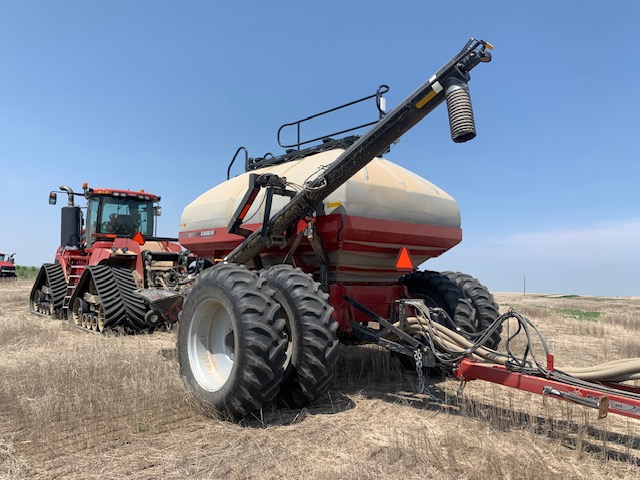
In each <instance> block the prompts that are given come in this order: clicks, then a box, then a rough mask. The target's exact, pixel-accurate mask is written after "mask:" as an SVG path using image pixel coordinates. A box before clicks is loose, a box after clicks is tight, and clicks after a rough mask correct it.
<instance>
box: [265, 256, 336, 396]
mask: <svg viewBox="0 0 640 480" xmlns="http://www.w3.org/2000/svg"><path fill="white" fill-rule="evenodd" d="M260 276H261V277H263V278H265V279H266V280H267V284H268V285H269V286H270V287H271V288H272V289H273V290H274V291H275V292H276V294H275V299H276V301H277V302H278V303H279V304H280V305H281V306H282V310H281V313H282V315H283V317H284V318H285V320H286V322H287V324H286V327H285V334H286V338H287V350H286V351H287V362H286V364H285V371H284V378H283V382H282V385H281V387H280V397H281V398H282V399H283V400H284V402H285V403H286V404H287V405H289V406H290V407H300V406H303V405H306V404H308V403H309V402H312V401H313V400H315V399H316V398H318V397H319V396H320V395H322V394H323V393H324V392H325V391H326V390H327V388H328V387H329V384H330V383H331V380H332V379H333V376H334V373H335V366H336V362H337V361H338V338H337V334H336V332H337V330H338V323H337V322H336V321H335V320H334V319H333V317H332V314H333V307H331V306H330V305H329V295H327V294H326V293H325V292H323V291H322V290H321V289H320V284H319V283H317V282H315V281H314V280H313V278H312V277H311V276H310V275H307V274H306V273H304V272H303V271H302V270H300V269H299V268H294V267H292V266H291V265H274V266H272V267H270V268H268V269H266V270H262V271H261V272H260Z"/></svg>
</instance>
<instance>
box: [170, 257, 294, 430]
mask: <svg viewBox="0 0 640 480" xmlns="http://www.w3.org/2000/svg"><path fill="white" fill-rule="evenodd" d="M273 297H274V291H273V290H272V289H271V288H269V286H268V285H267V282H266V280H265V279H263V278H260V277H259V276H258V275H257V274H256V273H255V272H252V271H250V270H249V269H247V268H246V267H244V266H242V265H235V264H219V265H216V266H215V267H212V268H209V269H207V270H206V271H205V272H203V273H202V274H200V275H199V276H198V277H197V279H196V281H195V282H194V285H193V287H192V288H191V289H190V290H189V293H188V294H187V297H186V299H185V301H184V306H183V309H182V313H181V314H180V322H179V326H178V360H179V363H180V369H181V371H182V375H183V377H184V379H185V382H186V384H187V386H188V387H189V389H190V390H191V391H192V392H193V394H194V396H195V397H196V398H197V399H198V400H199V401H200V402H201V403H202V404H203V405H204V406H205V407H213V408H215V409H216V410H218V411H219V412H221V413H227V414H229V415H230V416H231V417H233V418H240V417H243V416H246V415H248V414H249V413H251V412H254V411H257V410H260V409H261V408H262V407H263V406H264V405H266V404H267V402H269V401H270V400H272V399H273V398H274V397H275V396H276V395H277V393H278V390H279V388H280V383H281V381H282V375H283V372H284V365H285V361H286V354H285V349H286V340H285V338H284V330H285V324H286V322H285V320H284V318H282V317H281V316H280V314H279V311H280V305H279V304H278V302H276V300H275V299H274V298H273Z"/></svg>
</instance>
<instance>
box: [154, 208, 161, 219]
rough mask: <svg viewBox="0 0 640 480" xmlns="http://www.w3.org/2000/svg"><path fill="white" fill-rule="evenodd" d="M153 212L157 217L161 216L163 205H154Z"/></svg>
mask: <svg viewBox="0 0 640 480" xmlns="http://www.w3.org/2000/svg"><path fill="white" fill-rule="evenodd" d="M153 214H154V215H155V216H156V217H159V216H160V215H162V207H161V206H159V205H157V206H155V207H153Z"/></svg>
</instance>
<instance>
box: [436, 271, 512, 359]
mask: <svg viewBox="0 0 640 480" xmlns="http://www.w3.org/2000/svg"><path fill="white" fill-rule="evenodd" d="M442 273H443V275H446V276H447V277H448V278H449V280H451V281H452V282H455V284H456V285H458V287H460V288H461V289H462V291H463V292H464V294H465V296H466V298H468V299H469V300H471V305H472V306H473V308H474V309H475V318H473V319H468V320H469V321H471V322H472V323H474V324H475V325H476V329H477V331H478V332H482V331H484V330H486V329H487V328H489V327H490V326H491V324H492V323H493V322H494V321H495V319H496V318H498V316H499V315H500V313H499V311H498V309H499V307H498V304H497V303H496V302H495V301H494V299H493V295H491V293H490V292H489V290H488V289H487V287H485V286H484V285H482V284H481V283H480V282H479V281H478V279H476V278H474V277H472V276H471V275H468V274H466V273H461V272H442ZM462 314H463V313H462V312H461V311H459V312H458V315H462ZM501 333H502V325H500V326H499V327H498V328H497V329H496V331H495V332H494V333H493V334H492V335H491V337H490V338H489V341H488V342H487V343H486V344H485V345H486V346H487V347H489V348H493V349H495V348H497V347H498V344H499V343H500V334H501Z"/></svg>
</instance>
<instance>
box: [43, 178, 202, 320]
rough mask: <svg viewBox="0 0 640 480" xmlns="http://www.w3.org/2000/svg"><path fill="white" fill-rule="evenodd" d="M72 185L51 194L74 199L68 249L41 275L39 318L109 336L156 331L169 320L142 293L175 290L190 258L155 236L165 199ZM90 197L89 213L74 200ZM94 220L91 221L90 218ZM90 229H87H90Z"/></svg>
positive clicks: (65, 223)
mask: <svg viewBox="0 0 640 480" xmlns="http://www.w3.org/2000/svg"><path fill="white" fill-rule="evenodd" d="M82 188H83V193H75V192H74V191H73V190H72V189H71V188H69V187H67V186H61V187H60V190H61V192H51V193H50V194H49V203H50V204H52V205H55V204H56V201H57V193H66V194H67V195H68V204H67V206H66V207H63V208H62V220H61V229H60V231H61V234H60V246H59V247H58V251H57V252H56V257H55V262H54V263H46V264H44V265H43V266H42V268H41V269H40V272H39V273H38V276H37V278H36V281H35V284H34V285H33V288H32V290H31V296H30V309H31V312H32V313H35V314H38V315H46V316H51V317H54V318H67V319H68V320H69V323H70V324H72V325H73V326H76V327H79V328H83V329H87V330H92V331H95V332H105V331H109V330H122V331H126V332H139V331H149V330H151V329H153V328H154V327H155V326H156V325H157V324H158V323H160V322H161V320H162V321H163V322H164V323H167V322H168V323H171V321H172V320H173V321H175V320H176V318H173V319H171V318H162V319H161V318H160V315H159V314H158V312H157V311H154V310H152V309H150V308H149V307H148V305H147V304H146V303H145V301H144V300H143V298H142V297H140V296H138V295H136V293H135V292H136V290H138V289H142V288H145V289H150V291H152V292H153V291H154V290H158V291H161V290H166V291H175V290H179V289H180V282H181V280H182V279H183V278H184V276H185V273H186V270H187V263H188V262H189V256H188V253H187V252H185V251H184V250H183V249H182V248H181V247H180V245H179V244H177V243H176V242H175V239H171V238H161V237H157V236H155V235H154V232H155V229H154V227H155V218H156V217H157V216H159V215H160V213H161V208H160V206H159V205H158V202H159V201H160V197H159V196H158V195H154V194H152V193H148V192H145V191H143V190H140V191H132V190H116V189H105V188H96V189H93V188H89V187H88V186H87V184H86V183H85V184H84V185H83V186H82ZM76 196H83V197H84V198H85V199H86V214H85V215H83V212H82V208H81V207H80V206H78V205H75V203H74V197H76ZM85 216H86V219H85ZM85 223H86V225H85Z"/></svg>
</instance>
